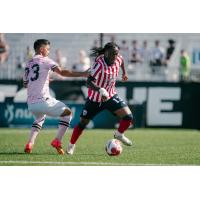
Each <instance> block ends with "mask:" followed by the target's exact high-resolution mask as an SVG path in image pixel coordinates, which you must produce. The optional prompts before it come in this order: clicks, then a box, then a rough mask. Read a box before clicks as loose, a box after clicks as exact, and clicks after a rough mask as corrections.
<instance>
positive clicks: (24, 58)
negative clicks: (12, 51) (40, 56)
mask: <svg viewBox="0 0 200 200" xmlns="http://www.w3.org/2000/svg"><path fill="white" fill-rule="evenodd" d="M32 57H33V52H32V51H31V49H30V47H29V46H27V47H26V51H25V52H21V55H18V56H17V57H16V59H15V64H16V67H17V69H25V67H26V63H27V62H28V61H29V60H30V59H32Z"/></svg>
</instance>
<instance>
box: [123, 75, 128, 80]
mask: <svg viewBox="0 0 200 200" xmlns="http://www.w3.org/2000/svg"><path fill="white" fill-rule="evenodd" d="M122 81H123V82H126V81H128V75H127V74H122Z"/></svg>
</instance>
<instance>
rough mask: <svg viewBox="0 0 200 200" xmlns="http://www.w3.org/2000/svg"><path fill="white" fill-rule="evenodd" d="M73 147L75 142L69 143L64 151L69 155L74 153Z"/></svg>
mask: <svg viewBox="0 0 200 200" xmlns="http://www.w3.org/2000/svg"><path fill="white" fill-rule="evenodd" d="M74 149H75V144H71V143H69V145H68V147H67V150H66V153H67V154H69V155H72V154H73V153H74Z"/></svg>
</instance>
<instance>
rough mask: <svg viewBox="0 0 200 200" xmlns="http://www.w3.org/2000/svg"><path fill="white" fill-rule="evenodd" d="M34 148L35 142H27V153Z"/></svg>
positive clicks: (25, 150)
mask: <svg viewBox="0 0 200 200" xmlns="http://www.w3.org/2000/svg"><path fill="white" fill-rule="evenodd" d="M32 149H33V144H32V143H31V142H29V143H27V144H26V146H25V149H24V152H25V153H31V152H32Z"/></svg>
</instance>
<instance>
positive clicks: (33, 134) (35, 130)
mask: <svg viewBox="0 0 200 200" xmlns="http://www.w3.org/2000/svg"><path fill="white" fill-rule="evenodd" d="M45 117H46V115H42V116H40V117H38V118H37V119H36V120H35V121H34V122H33V124H32V128H31V132H30V137H29V141H28V142H30V143H32V144H34V143H35V139H36V137H37V135H38V133H39V132H40V130H41V128H42V125H43V123H44V121H45Z"/></svg>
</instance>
